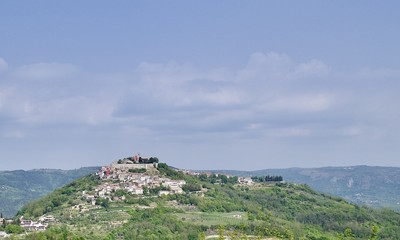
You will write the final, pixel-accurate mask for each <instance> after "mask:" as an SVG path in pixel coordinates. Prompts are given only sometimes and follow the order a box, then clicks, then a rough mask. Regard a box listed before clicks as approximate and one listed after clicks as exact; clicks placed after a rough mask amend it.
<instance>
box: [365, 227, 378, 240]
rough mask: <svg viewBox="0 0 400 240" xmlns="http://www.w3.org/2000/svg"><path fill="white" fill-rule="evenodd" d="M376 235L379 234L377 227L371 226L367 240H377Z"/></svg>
mask: <svg viewBox="0 0 400 240" xmlns="http://www.w3.org/2000/svg"><path fill="white" fill-rule="evenodd" d="M378 233H379V227H378V226H375V225H374V226H372V227H371V236H370V237H369V238H368V240H376V239H378Z"/></svg>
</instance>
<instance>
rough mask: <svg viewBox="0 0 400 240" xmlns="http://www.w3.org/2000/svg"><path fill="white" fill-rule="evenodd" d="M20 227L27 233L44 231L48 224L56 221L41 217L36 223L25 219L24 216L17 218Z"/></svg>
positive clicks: (50, 217)
mask: <svg viewBox="0 0 400 240" xmlns="http://www.w3.org/2000/svg"><path fill="white" fill-rule="evenodd" d="M19 221H20V226H21V227H22V228H23V229H25V230H27V231H44V230H46V229H47V227H48V226H49V224H50V223H54V222H55V221H56V219H55V218H54V217H53V216H50V215H49V216H42V217H40V218H39V220H38V221H33V220H30V219H25V218H24V216H22V217H20V218H19Z"/></svg>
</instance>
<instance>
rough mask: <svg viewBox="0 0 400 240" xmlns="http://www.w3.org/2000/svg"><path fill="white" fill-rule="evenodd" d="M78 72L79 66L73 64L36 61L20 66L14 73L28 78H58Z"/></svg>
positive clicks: (19, 76)
mask: <svg viewBox="0 0 400 240" xmlns="http://www.w3.org/2000/svg"><path fill="white" fill-rule="evenodd" d="M77 72H78V68H77V67H76V66H74V65H71V64H60V63H36V64H32V65H25V66H21V67H18V68H17V69H15V70H14V72H13V74H14V76H15V77H17V78H22V79H27V80H58V79H64V78H66V77H71V75H73V74H75V73H77Z"/></svg>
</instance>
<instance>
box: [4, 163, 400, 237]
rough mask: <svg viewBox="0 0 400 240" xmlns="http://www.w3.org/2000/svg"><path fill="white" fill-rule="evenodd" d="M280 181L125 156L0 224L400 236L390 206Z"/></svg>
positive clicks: (57, 230)
mask: <svg viewBox="0 0 400 240" xmlns="http://www.w3.org/2000/svg"><path fill="white" fill-rule="evenodd" d="M281 180H282V179H281V178H280V177H279V176H276V177H273V176H268V177H267V176H258V177H254V178H253V179H251V178H238V177H236V176H231V175H225V174H218V173H213V174H211V173H197V172H193V171H184V170H177V169H172V168H170V167H169V166H168V165H167V164H166V163H161V162H159V161H158V158H154V157H153V158H142V159H141V158H124V159H120V160H117V161H114V162H113V163H112V164H110V165H108V166H103V167H102V168H101V170H100V171H98V172H97V173H95V174H91V175H88V176H86V177H83V178H80V179H78V180H76V181H74V182H72V183H70V184H68V185H66V186H64V187H62V188H60V189H57V190H55V191H54V192H52V193H51V194H49V195H47V196H45V197H43V198H42V199H40V200H38V201H35V202H31V203H29V204H27V205H25V206H24V207H23V208H22V209H21V211H20V212H19V213H18V215H17V216H16V218H15V222H14V223H9V224H6V225H7V226H4V227H3V228H4V229H6V228H8V233H13V232H14V233H22V232H27V233H28V235H24V237H23V238H24V239H58V238H60V239H61V238H62V237H67V238H62V239H217V238H219V239H245V238H246V239H321V240H322V239H332V240H333V239H400V214H398V213H396V212H393V211H391V210H380V211H378V210H372V209H370V208H367V207H359V206H357V205H354V204H350V203H348V202H346V201H345V200H343V199H341V198H337V197H332V196H329V195H326V194H322V193H318V192H316V191H314V190H312V189H311V188H309V187H308V186H306V185H300V184H291V183H285V182H283V181H281ZM35 224H36V226H37V227H34V225H35ZM40 224H41V225H40ZM10 226H12V227H10ZM38 226H39V227H38Z"/></svg>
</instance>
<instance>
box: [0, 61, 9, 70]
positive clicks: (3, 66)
mask: <svg viewBox="0 0 400 240" xmlns="http://www.w3.org/2000/svg"><path fill="white" fill-rule="evenodd" d="M7 68H8V63H7V62H6V61H5V60H4V59H3V58H0V72H1V71H4V70H6V69H7Z"/></svg>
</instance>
